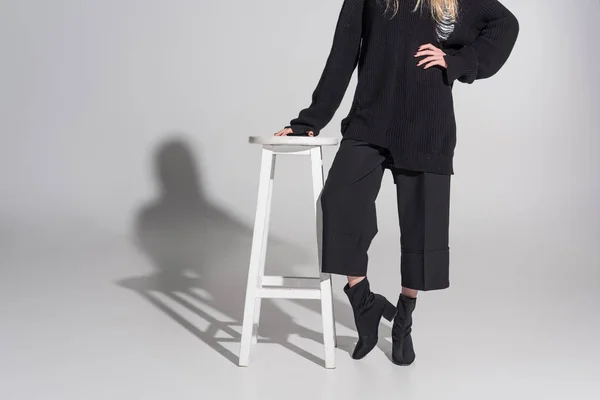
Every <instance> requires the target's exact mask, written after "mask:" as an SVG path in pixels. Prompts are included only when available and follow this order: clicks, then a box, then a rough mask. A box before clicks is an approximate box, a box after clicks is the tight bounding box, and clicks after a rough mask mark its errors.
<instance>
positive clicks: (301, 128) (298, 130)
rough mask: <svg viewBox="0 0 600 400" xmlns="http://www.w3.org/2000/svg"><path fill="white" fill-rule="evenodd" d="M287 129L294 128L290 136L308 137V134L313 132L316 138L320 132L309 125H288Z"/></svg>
mask: <svg viewBox="0 0 600 400" xmlns="http://www.w3.org/2000/svg"><path fill="white" fill-rule="evenodd" d="M286 128H292V134H291V135H288V136H308V132H310V131H312V132H313V134H314V136H319V133H320V132H319V130H318V129H315V128H313V127H312V126H308V125H288V126H286Z"/></svg>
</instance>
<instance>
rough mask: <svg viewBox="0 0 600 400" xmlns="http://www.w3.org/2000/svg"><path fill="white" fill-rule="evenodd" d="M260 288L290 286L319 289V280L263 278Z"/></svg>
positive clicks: (283, 277) (278, 277)
mask: <svg viewBox="0 0 600 400" xmlns="http://www.w3.org/2000/svg"><path fill="white" fill-rule="evenodd" d="M261 283H262V286H278V287H281V286H291V287H302V288H311V289H319V284H320V283H321V278H301V277H287V276H263V277H262V282H261Z"/></svg>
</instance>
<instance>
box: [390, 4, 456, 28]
mask: <svg viewBox="0 0 600 400" xmlns="http://www.w3.org/2000/svg"><path fill="white" fill-rule="evenodd" d="M399 1H405V0H386V7H385V10H386V11H388V10H392V11H393V15H396V13H397V12H398V7H399ZM425 3H427V4H428V5H429V9H430V11H431V17H432V18H433V19H434V20H435V21H436V22H437V23H448V22H449V21H452V22H455V21H456V19H457V18H458V0H417V5H416V6H415V11H416V10H418V9H422V8H423V5H424V4H425Z"/></svg>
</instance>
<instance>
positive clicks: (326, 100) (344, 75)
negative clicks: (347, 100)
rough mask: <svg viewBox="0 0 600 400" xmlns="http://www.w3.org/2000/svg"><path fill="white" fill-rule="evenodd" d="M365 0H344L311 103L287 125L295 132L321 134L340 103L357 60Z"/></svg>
mask: <svg viewBox="0 0 600 400" xmlns="http://www.w3.org/2000/svg"><path fill="white" fill-rule="evenodd" d="M364 1H365V0H344V4H343V6H342V10H341V11H340V14H339V18H338V22H337V25H336V29H335V34H334V38H333V44H332V47H331V50H330V53H329V57H328V58H327V62H326V64H325V68H324V70H323V73H322V74H321V78H320V80H319V83H318V84H317V87H316V89H315V90H314V92H313V95H312V103H311V104H310V106H309V107H308V108H306V109H304V110H302V111H301V112H300V114H299V116H298V118H295V119H293V120H292V121H291V122H290V125H289V126H288V127H291V128H292V130H293V132H294V134H304V133H306V132H308V131H313V132H314V134H315V136H316V135H318V134H319V132H320V131H321V129H323V128H324V127H325V126H326V125H327V124H328V123H329V121H331V119H332V118H333V115H334V114H335V112H336V111H337V109H338V107H339V106H340V104H341V102H342V99H343V98H344V94H345V93H346V89H347V88H348V84H349V83H350V78H351V77H352V73H353V72H354V69H355V68H356V65H357V63H358V56H359V51H360V43H361V38H362V15H363V6H364Z"/></svg>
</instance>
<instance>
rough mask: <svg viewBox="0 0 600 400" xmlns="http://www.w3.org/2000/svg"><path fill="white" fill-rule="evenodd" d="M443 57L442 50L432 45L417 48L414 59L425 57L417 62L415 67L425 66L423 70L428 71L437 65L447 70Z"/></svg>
mask: <svg viewBox="0 0 600 400" xmlns="http://www.w3.org/2000/svg"><path fill="white" fill-rule="evenodd" d="M445 55H446V53H444V52H443V51H442V49H439V48H437V47H435V46H434V45H432V44H424V45H422V46H421V47H419V50H418V51H417V54H415V57H425V58H423V59H421V61H419V63H418V64H417V67H420V66H421V65H425V67H424V68H423V69H428V68H431V67H433V66H436V65H437V66H440V67H442V68H448V64H446V59H445V58H444V56H445Z"/></svg>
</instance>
